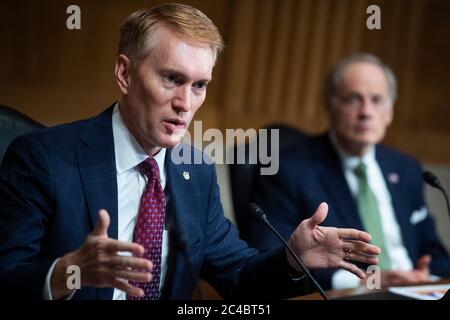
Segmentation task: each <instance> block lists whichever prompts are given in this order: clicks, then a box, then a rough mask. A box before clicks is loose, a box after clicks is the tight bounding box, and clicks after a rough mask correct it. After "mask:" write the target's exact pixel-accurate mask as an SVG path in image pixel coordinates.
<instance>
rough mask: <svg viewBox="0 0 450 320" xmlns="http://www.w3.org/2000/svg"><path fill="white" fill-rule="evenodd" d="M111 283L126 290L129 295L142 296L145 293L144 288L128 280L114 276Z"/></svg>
mask: <svg viewBox="0 0 450 320" xmlns="http://www.w3.org/2000/svg"><path fill="white" fill-rule="evenodd" d="M111 284H112V286H113V287H114V288H116V289H119V290H122V291H124V292H125V293H126V294H127V295H129V296H133V297H142V296H143V295H144V290H142V289H140V288H136V287H134V286H132V285H131V284H129V283H128V282H127V281H126V280H123V279H119V278H114V279H112V281H111Z"/></svg>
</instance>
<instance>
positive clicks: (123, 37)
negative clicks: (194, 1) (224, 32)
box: [118, 3, 224, 64]
mask: <svg viewBox="0 0 450 320" xmlns="http://www.w3.org/2000/svg"><path fill="white" fill-rule="evenodd" d="M164 24H166V25H168V26H170V27H173V28H174V29H175V31H177V32H179V33H180V34H181V35H182V36H185V37H186V38H187V39H189V40H192V41H195V42H200V43H204V44H207V45H209V46H210V47H211V50H212V52H213V55H214V61H216V60H217V58H218V56H219V55H220V53H221V52H222V50H223V47H224V43H223V40H222V36H221V35H220V32H219V30H218V29H217V27H216V26H215V25H214V23H213V22H212V21H211V20H210V19H209V18H208V17H207V16H206V15H205V14H204V13H203V12H201V11H200V10H198V9H196V8H194V7H191V6H188V5H185V4H180V3H167V4H163V5H160V6H157V7H153V8H152V9H145V10H140V11H136V12H134V13H132V14H130V15H129V16H128V17H127V18H126V19H125V21H124V23H123V24H122V26H121V28H120V40H119V48H118V54H124V55H126V56H127V57H129V58H130V59H131V60H132V62H133V63H136V64H137V63H139V61H141V59H143V58H144V57H146V56H147V54H148V53H149V52H150V50H151V49H152V45H153V43H154V40H153V39H154V36H155V34H156V31H157V29H158V27H159V26H160V25H164Z"/></svg>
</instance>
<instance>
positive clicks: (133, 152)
mask: <svg viewBox="0 0 450 320" xmlns="http://www.w3.org/2000/svg"><path fill="white" fill-rule="evenodd" d="M112 127H113V136H114V150H115V157H116V171H117V174H121V173H123V172H125V171H128V170H130V169H132V168H134V167H136V166H137V165H139V164H140V163H141V162H142V161H144V160H145V159H147V158H148V157H149V156H148V155H147V154H146V153H145V151H144V149H143V148H142V147H141V145H140V144H139V143H138V142H137V141H136V139H135V138H134V137H133V135H132V134H131V132H130V131H129V130H128V128H127V126H126V125H125V123H124V122H123V119H122V116H121V114H120V109H119V103H118V102H117V103H116V105H115V106H114V111H113V116H112ZM165 157H166V148H161V150H160V151H159V152H158V153H157V154H156V155H155V156H154V157H153V158H154V159H155V160H156V163H158V167H159V173H160V177H163V176H164V174H163V170H164V160H165Z"/></svg>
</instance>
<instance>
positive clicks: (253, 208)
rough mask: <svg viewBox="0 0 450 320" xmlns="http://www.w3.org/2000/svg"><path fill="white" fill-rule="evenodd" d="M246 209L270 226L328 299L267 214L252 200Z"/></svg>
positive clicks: (326, 297)
mask: <svg viewBox="0 0 450 320" xmlns="http://www.w3.org/2000/svg"><path fill="white" fill-rule="evenodd" d="M248 210H250V212H251V213H252V214H253V215H255V216H256V218H257V219H258V221H260V222H262V223H264V224H265V225H266V226H268V227H269V228H270V230H272V232H273V233H274V234H275V235H276V236H277V238H278V239H280V241H281V242H282V243H283V245H284V246H285V247H286V249H287V250H288V251H289V253H290V254H291V256H292V258H294V260H295V262H297V264H298V265H299V266H300V268H301V269H302V270H303V272H305V274H306V276H307V277H308V279H309V280H310V281H311V282H312V283H313V285H314V287H315V288H316V290H317V291H318V292H319V293H320V295H321V296H322V298H323V299H324V300H330V298H328V296H327V295H326V294H325V291H324V290H323V289H322V287H321V286H320V284H319V283H318V282H317V281H316V279H314V277H313V276H312V275H311V273H310V272H309V270H308V268H306V267H305V265H304V264H303V262H302V261H301V260H300V258H299V257H298V256H297V255H296V254H295V252H294V251H293V250H292V249H291V247H289V245H288V244H287V242H286V240H284V239H283V237H282V236H281V235H280V233H279V232H278V231H277V230H276V229H275V228H274V227H273V226H272V224H271V223H270V222H269V220H268V219H267V216H266V214H265V213H264V211H263V210H262V209H261V208H260V207H259V206H258V205H257V204H256V203H254V202H250V203H249V204H248Z"/></svg>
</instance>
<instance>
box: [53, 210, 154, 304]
mask: <svg viewBox="0 0 450 320" xmlns="http://www.w3.org/2000/svg"><path fill="white" fill-rule="evenodd" d="M109 223H110V219H109V215H108V212H107V211H106V210H100V211H99V220H98V223H97V225H96V226H95V229H94V230H93V231H92V232H91V233H90V234H89V235H88V236H87V238H86V241H85V242H84V244H83V245H82V246H81V247H80V248H79V249H78V250H76V251H74V252H71V253H69V254H67V255H65V256H64V257H62V258H61V259H60V260H59V261H58V262H57V264H56V266H55V269H54V271H53V274H52V278H51V289H52V294H53V297H54V298H55V299H58V298H61V297H63V296H65V295H67V294H68V293H70V290H69V289H68V288H67V285H66V281H65V279H66V276H65V274H66V269H67V267H68V266H70V265H77V266H78V267H79V268H80V271H81V286H82V287H83V286H93V287H97V288H104V287H113V288H117V289H120V290H122V291H125V292H126V293H127V294H128V295H132V296H142V295H143V294H144V292H143V291H142V290H141V289H140V288H136V287H134V286H132V285H131V284H129V283H128V280H135V281H150V280H151V278H152V275H151V271H152V263H151V262H150V261H149V260H148V259H144V258H139V256H141V255H142V254H143V253H144V248H143V247H142V246H141V245H139V244H136V243H128V242H124V241H118V240H115V239H111V238H109V237H108V227H109ZM118 252H130V253H132V254H133V255H134V257H130V256H122V255H119V254H118Z"/></svg>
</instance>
